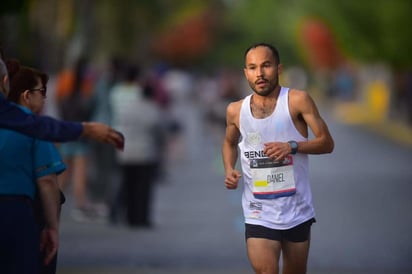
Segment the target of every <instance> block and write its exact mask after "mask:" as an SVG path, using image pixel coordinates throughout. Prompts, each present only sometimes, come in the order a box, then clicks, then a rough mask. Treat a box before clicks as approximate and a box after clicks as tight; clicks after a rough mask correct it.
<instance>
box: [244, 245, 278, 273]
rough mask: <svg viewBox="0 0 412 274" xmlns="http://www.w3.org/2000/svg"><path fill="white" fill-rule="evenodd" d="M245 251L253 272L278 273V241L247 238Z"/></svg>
mask: <svg viewBox="0 0 412 274" xmlns="http://www.w3.org/2000/svg"><path fill="white" fill-rule="evenodd" d="M246 243H247V251H248V256H249V260H250V263H251V264H252V267H253V269H254V270H255V273H273V274H278V273H279V257H280V251H281V245H280V242H279V241H274V240H268V239H263V238H248V239H247V242H246Z"/></svg>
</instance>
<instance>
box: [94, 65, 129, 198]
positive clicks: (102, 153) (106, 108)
mask: <svg viewBox="0 0 412 274" xmlns="http://www.w3.org/2000/svg"><path fill="white" fill-rule="evenodd" d="M122 63H123V61H122V60H120V59H119V58H116V57H113V58H111V59H110V61H109V62H108V64H107V67H106V68H105V69H104V71H103V72H102V73H101V75H100V76H99V78H98V79H97V81H96V85H95V88H94V92H93V98H94V99H93V101H94V111H93V113H92V121H97V122H102V123H105V124H109V125H111V124H112V109H111V105H110V90H111V89H112V87H113V86H114V85H115V84H116V83H117V82H118V81H119V79H120V75H121V69H122V65H123V64H122ZM91 148H92V155H91V156H92V159H93V161H92V163H93V164H94V166H93V170H92V171H93V172H92V184H91V187H92V188H91V191H92V193H93V195H94V197H96V196H97V198H98V199H99V198H100V200H104V202H105V203H106V204H109V203H110V200H109V199H110V197H111V195H110V193H111V190H112V189H113V187H114V186H113V184H114V183H116V178H115V177H116V171H117V169H116V161H115V150H114V148H112V147H109V146H105V145H102V144H98V143H93V144H92V145H91Z"/></svg>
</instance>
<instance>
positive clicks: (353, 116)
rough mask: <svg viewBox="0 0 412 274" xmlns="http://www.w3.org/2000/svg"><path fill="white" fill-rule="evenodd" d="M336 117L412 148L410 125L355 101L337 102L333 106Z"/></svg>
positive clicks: (411, 128)
mask: <svg viewBox="0 0 412 274" xmlns="http://www.w3.org/2000/svg"><path fill="white" fill-rule="evenodd" d="M333 113H334V116H335V118H336V119H338V120H339V121H341V122H342V123H345V124H349V125H358V126H364V127H366V128H368V129H369V130H372V131H373V132H376V133H377V134H380V135H381V136H384V137H386V138H389V139H391V140H394V141H396V142H398V143H400V144H403V145H406V146H408V147H410V148H412V126H411V125H407V124H406V123H405V122H402V121H396V120H393V119H389V118H386V117H385V116H387V115H382V114H376V113H373V112H371V111H370V110H368V109H367V108H365V107H364V106H363V105H362V104H360V103H356V102H338V103H336V104H335V106H334V108H333Z"/></svg>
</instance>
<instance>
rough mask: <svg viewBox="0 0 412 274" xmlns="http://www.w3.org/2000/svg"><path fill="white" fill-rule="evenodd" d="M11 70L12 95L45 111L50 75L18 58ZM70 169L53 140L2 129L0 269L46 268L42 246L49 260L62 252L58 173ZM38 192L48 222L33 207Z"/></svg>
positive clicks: (25, 106) (29, 108) (26, 108)
mask: <svg viewBox="0 0 412 274" xmlns="http://www.w3.org/2000/svg"><path fill="white" fill-rule="evenodd" d="M8 70H9V72H10V93H9V96H8V99H9V101H12V102H13V103H15V106H16V107H18V108H19V109H21V111H22V112H24V113H27V114H32V113H39V112H40V111H41V109H42V108H43V106H44V102H45V98H46V84H47V80H48V77H47V75H46V74H43V73H41V72H39V71H37V70H34V69H31V68H28V67H23V66H20V64H19V63H18V62H17V61H14V62H10V63H8ZM65 169H66V166H65V164H64V163H63V162H62V159H61V157H60V155H59V153H58V151H57V149H56V147H55V146H54V144H53V143H51V142H47V141H42V140H39V139H35V138H32V137H29V136H27V135H23V134H21V133H17V132H16V131H12V130H9V129H0V261H1V262H0V273H16V274H17V273H33V274H35V273H40V267H41V265H39V258H40V250H43V252H44V258H43V259H44V260H43V262H41V263H42V264H44V265H48V264H49V263H50V262H51V261H52V260H53V259H54V258H55V257H56V253H57V249H58V231H59V216H60V198H61V196H60V189H59V186H58V184H57V175H58V174H60V173H61V172H63V171H64V170H65ZM36 196H38V197H39V201H40V205H41V212H42V217H43V219H44V226H39V223H38V221H39V220H38V219H36V218H35V217H36V215H35V214H34V211H33V210H34V208H33V202H34V200H35V197H36ZM54 272H55V270H54ZM41 273H43V271H42V272H41Z"/></svg>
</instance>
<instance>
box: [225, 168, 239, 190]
mask: <svg viewBox="0 0 412 274" xmlns="http://www.w3.org/2000/svg"><path fill="white" fill-rule="evenodd" d="M240 177H242V174H241V173H240V172H239V171H238V170H235V169H233V170H231V171H229V172H227V174H226V178H225V186H226V188H227V189H236V188H237V185H238V183H239V179H240Z"/></svg>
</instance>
